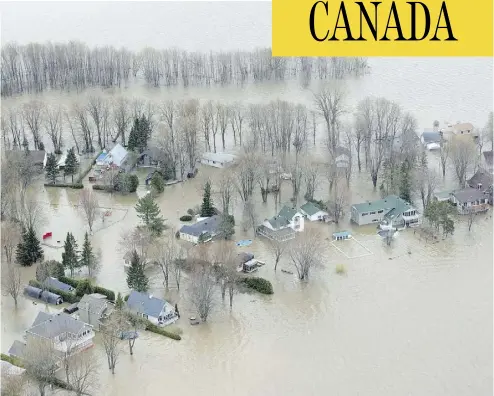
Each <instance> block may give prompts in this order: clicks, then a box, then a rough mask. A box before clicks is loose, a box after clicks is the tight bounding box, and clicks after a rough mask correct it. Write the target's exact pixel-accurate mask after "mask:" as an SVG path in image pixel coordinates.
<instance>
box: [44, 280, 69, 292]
mask: <svg viewBox="0 0 494 396" xmlns="http://www.w3.org/2000/svg"><path fill="white" fill-rule="evenodd" d="M43 285H44V286H45V287H47V288H48V287H49V288H52V289H57V290H61V291H64V292H67V293H73V292H74V291H75V289H74V288H73V287H72V286H70V285H68V284H67V283H63V282H60V281H59V280H58V279H57V278H53V277H51V276H50V277H48V278H46V279H45V280H44V282H43Z"/></svg>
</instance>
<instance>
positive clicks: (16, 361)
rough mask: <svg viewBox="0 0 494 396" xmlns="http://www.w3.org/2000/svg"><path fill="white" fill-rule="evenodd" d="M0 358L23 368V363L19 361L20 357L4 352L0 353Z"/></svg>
mask: <svg viewBox="0 0 494 396" xmlns="http://www.w3.org/2000/svg"><path fill="white" fill-rule="evenodd" d="M1 359H2V360H3V361H5V362H9V363H10V364H13V365H14V366H17V367H21V368H23V367H24V366H23V364H22V363H21V361H20V359H18V358H16V357H13V356H9V355H6V354H5V353H2V354H1Z"/></svg>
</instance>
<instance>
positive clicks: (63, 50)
mask: <svg viewBox="0 0 494 396" xmlns="http://www.w3.org/2000/svg"><path fill="white" fill-rule="evenodd" d="M367 69H368V66H367V61H366V59H365V58H336V57H323V58H275V57H272V56H271V48H264V49H258V50H255V51H252V52H245V51H234V52H209V53H206V52H204V53H200V52H187V51H183V50H179V49H166V50H158V49H155V48H145V49H143V50H142V51H139V52H132V51H129V50H127V49H125V48H120V49H117V48H115V47H112V46H106V47H96V48H89V47H88V46H87V45H86V44H84V43H81V42H75V41H71V42H68V43H51V42H48V43H45V44H41V43H30V44H27V45H18V44H16V43H8V44H6V45H4V46H3V48H2V66H1V72H2V86H1V88H2V96H4V97H5V96H12V95H16V94H22V93H31V92H43V91H46V90H50V89H63V90H70V89H76V90H83V89H85V88H87V87H102V88H108V87H120V86H122V84H124V85H126V84H128V83H129V82H130V80H131V79H132V78H133V79H134V80H136V79H140V78H142V79H144V81H145V82H146V83H148V84H150V85H152V86H154V87H159V86H162V85H164V86H177V85H182V86H184V87H187V86H194V85H215V84H220V85H225V84H244V83H247V82H261V81H270V80H285V79H294V78H299V79H300V81H301V83H302V84H303V85H304V86H307V85H308V84H309V83H310V81H311V80H312V78H317V79H321V80H323V79H329V78H344V77H347V76H350V75H361V74H363V73H365V72H366V71H367Z"/></svg>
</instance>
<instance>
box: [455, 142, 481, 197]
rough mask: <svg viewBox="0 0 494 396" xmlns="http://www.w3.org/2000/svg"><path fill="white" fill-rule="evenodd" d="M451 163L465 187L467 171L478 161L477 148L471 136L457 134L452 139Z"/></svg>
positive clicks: (459, 180)
mask: <svg viewBox="0 0 494 396" xmlns="http://www.w3.org/2000/svg"><path fill="white" fill-rule="evenodd" d="M450 157H451V163H452V164H453V167H454V169H455V172H456V177H457V179H458V183H459V185H460V187H461V188H464V186H465V183H466V178H467V173H468V172H469V171H472V170H473V167H474V166H475V163H476V148H475V144H474V143H473V141H472V139H471V137H470V136H464V137H463V136H462V137H460V136H457V137H455V138H454V139H453V140H452V141H451V156H450Z"/></svg>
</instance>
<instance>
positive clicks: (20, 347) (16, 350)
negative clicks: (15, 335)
mask: <svg viewBox="0 0 494 396" xmlns="http://www.w3.org/2000/svg"><path fill="white" fill-rule="evenodd" d="M25 350H26V344H24V343H22V342H20V341H17V340H15V341H14V342H13V343H12V345H11V346H10V348H9V352H8V354H9V356H12V357H16V358H19V359H22V358H23V357H24V352H25Z"/></svg>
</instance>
